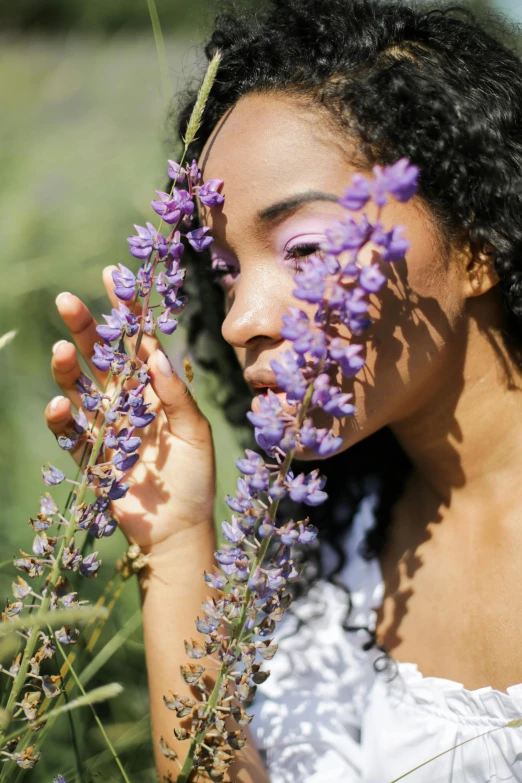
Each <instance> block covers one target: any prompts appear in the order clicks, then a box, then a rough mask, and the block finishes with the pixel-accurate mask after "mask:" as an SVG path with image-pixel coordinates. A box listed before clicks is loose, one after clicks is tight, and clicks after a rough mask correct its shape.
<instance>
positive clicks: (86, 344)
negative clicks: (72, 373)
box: [56, 291, 107, 387]
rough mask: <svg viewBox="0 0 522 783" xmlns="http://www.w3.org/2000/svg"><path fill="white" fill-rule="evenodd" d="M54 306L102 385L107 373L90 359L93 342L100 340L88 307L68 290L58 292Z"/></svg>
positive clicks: (92, 351)
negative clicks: (101, 370)
mask: <svg viewBox="0 0 522 783" xmlns="http://www.w3.org/2000/svg"><path fill="white" fill-rule="evenodd" d="M56 307H57V308H58V312H59V313H60V316H61V317H62V319H63V321H64V323H65V325H66V326H67V328H68V329H69V331H70V333H71V336H72V338H73V339H74V342H75V343H76V345H77V346H78V350H79V351H80V353H81V355H82V356H83V358H84V359H85V361H86V362H87V364H88V365H89V369H90V371H91V372H92V374H93V376H94V377H95V378H96V380H97V381H98V383H99V384H100V385H101V386H102V387H103V385H104V384H105V381H106V378H107V373H104V372H100V370H98V369H97V368H96V367H95V366H94V364H93V363H92V361H91V358H92V355H93V353H94V345H95V343H98V342H101V340H100V337H99V335H98V333H97V331H96V327H97V325H98V324H97V323H96V321H95V320H94V318H93V317H92V315H91V313H90V311H89V308H88V307H87V306H86V305H84V303H83V302H82V300H81V299H79V298H78V297H77V296H74V294H70V293H69V292H68V291H64V292H63V293H62V294H58V296H57V297H56Z"/></svg>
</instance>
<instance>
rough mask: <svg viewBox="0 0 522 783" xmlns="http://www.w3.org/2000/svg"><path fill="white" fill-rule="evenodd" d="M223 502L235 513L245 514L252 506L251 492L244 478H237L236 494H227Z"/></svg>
mask: <svg viewBox="0 0 522 783" xmlns="http://www.w3.org/2000/svg"><path fill="white" fill-rule="evenodd" d="M225 503H226V504H227V506H228V507H229V508H230V509H232V511H235V512H236V513H237V514H245V513H247V512H248V511H250V510H251V509H252V508H253V503H252V494H251V491H250V488H249V486H248V484H247V483H246V481H245V479H243V478H238V480H237V490H236V496H235V497H232V496H231V495H227V496H226V498H225Z"/></svg>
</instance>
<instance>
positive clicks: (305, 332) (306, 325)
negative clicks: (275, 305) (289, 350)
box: [281, 307, 314, 354]
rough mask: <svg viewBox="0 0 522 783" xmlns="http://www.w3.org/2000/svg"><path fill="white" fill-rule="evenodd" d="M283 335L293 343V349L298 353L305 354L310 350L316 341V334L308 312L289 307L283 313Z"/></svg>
mask: <svg viewBox="0 0 522 783" xmlns="http://www.w3.org/2000/svg"><path fill="white" fill-rule="evenodd" d="M281 337H284V338H285V340H290V341H291V342H292V343H293V349H294V351H295V352H296V353H299V354H305V353H306V352H307V351H309V350H310V348H311V347H312V343H313V341H314V335H313V333H312V331H311V329H310V319H309V318H308V316H307V315H306V313H305V312H303V311H302V310H299V309H298V308H297V307H289V308H288V312H287V313H283V326H282V327H281Z"/></svg>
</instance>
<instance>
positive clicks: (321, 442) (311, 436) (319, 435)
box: [300, 420, 343, 457]
mask: <svg viewBox="0 0 522 783" xmlns="http://www.w3.org/2000/svg"><path fill="white" fill-rule="evenodd" d="M300 435H301V443H302V444H303V446H305V448H307V449H311V450H312V451H314V452H315V453H316V454H317V455H318V456H319V457H330V456H331V455H332V454H335V453H336V452H337V451H339V449H340V447H341V446H342V443H343V439H342V438H336V437H335V436H334V435H333V434H332V432H331V431H330V430H328V429H326V428H322V429H316V428H315V427H314V426H313V424H312V422H311V421H309V420H308V421H306V422H305V423H304V425H303V426H302V427H301V430H300Z"/></svg>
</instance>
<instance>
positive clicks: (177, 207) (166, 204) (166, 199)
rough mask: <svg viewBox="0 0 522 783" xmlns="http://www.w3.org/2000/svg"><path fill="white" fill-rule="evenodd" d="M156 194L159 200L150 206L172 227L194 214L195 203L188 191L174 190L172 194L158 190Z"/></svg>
mask: <svg viewBox="0 0 522 783" xmlns="http://www.w3.org/2000/svg"><path fill="white" fill-rule="evenodd" d="M156 193H157V194H158V196H159V200H155V201H151V202H150V204H151V207H152V209H153V210H154V211H155V212H157V213H158V215H160V216H161V218H162V220H163V221H164V222H165V223H169V224H171V225H172V224H174V223H178V222H179V221H180V220H181V218H182V217H183V215H192V213H193V212H194V202H193V201H192V197H191V195H190V193H189V192H188V191H186V190H178V189H177V188H174V190H173V191H172V193H170V194H169V193H164V192H163V191H161V190H157V191H156ZM162 255H165V254H162Z"/></svg>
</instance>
